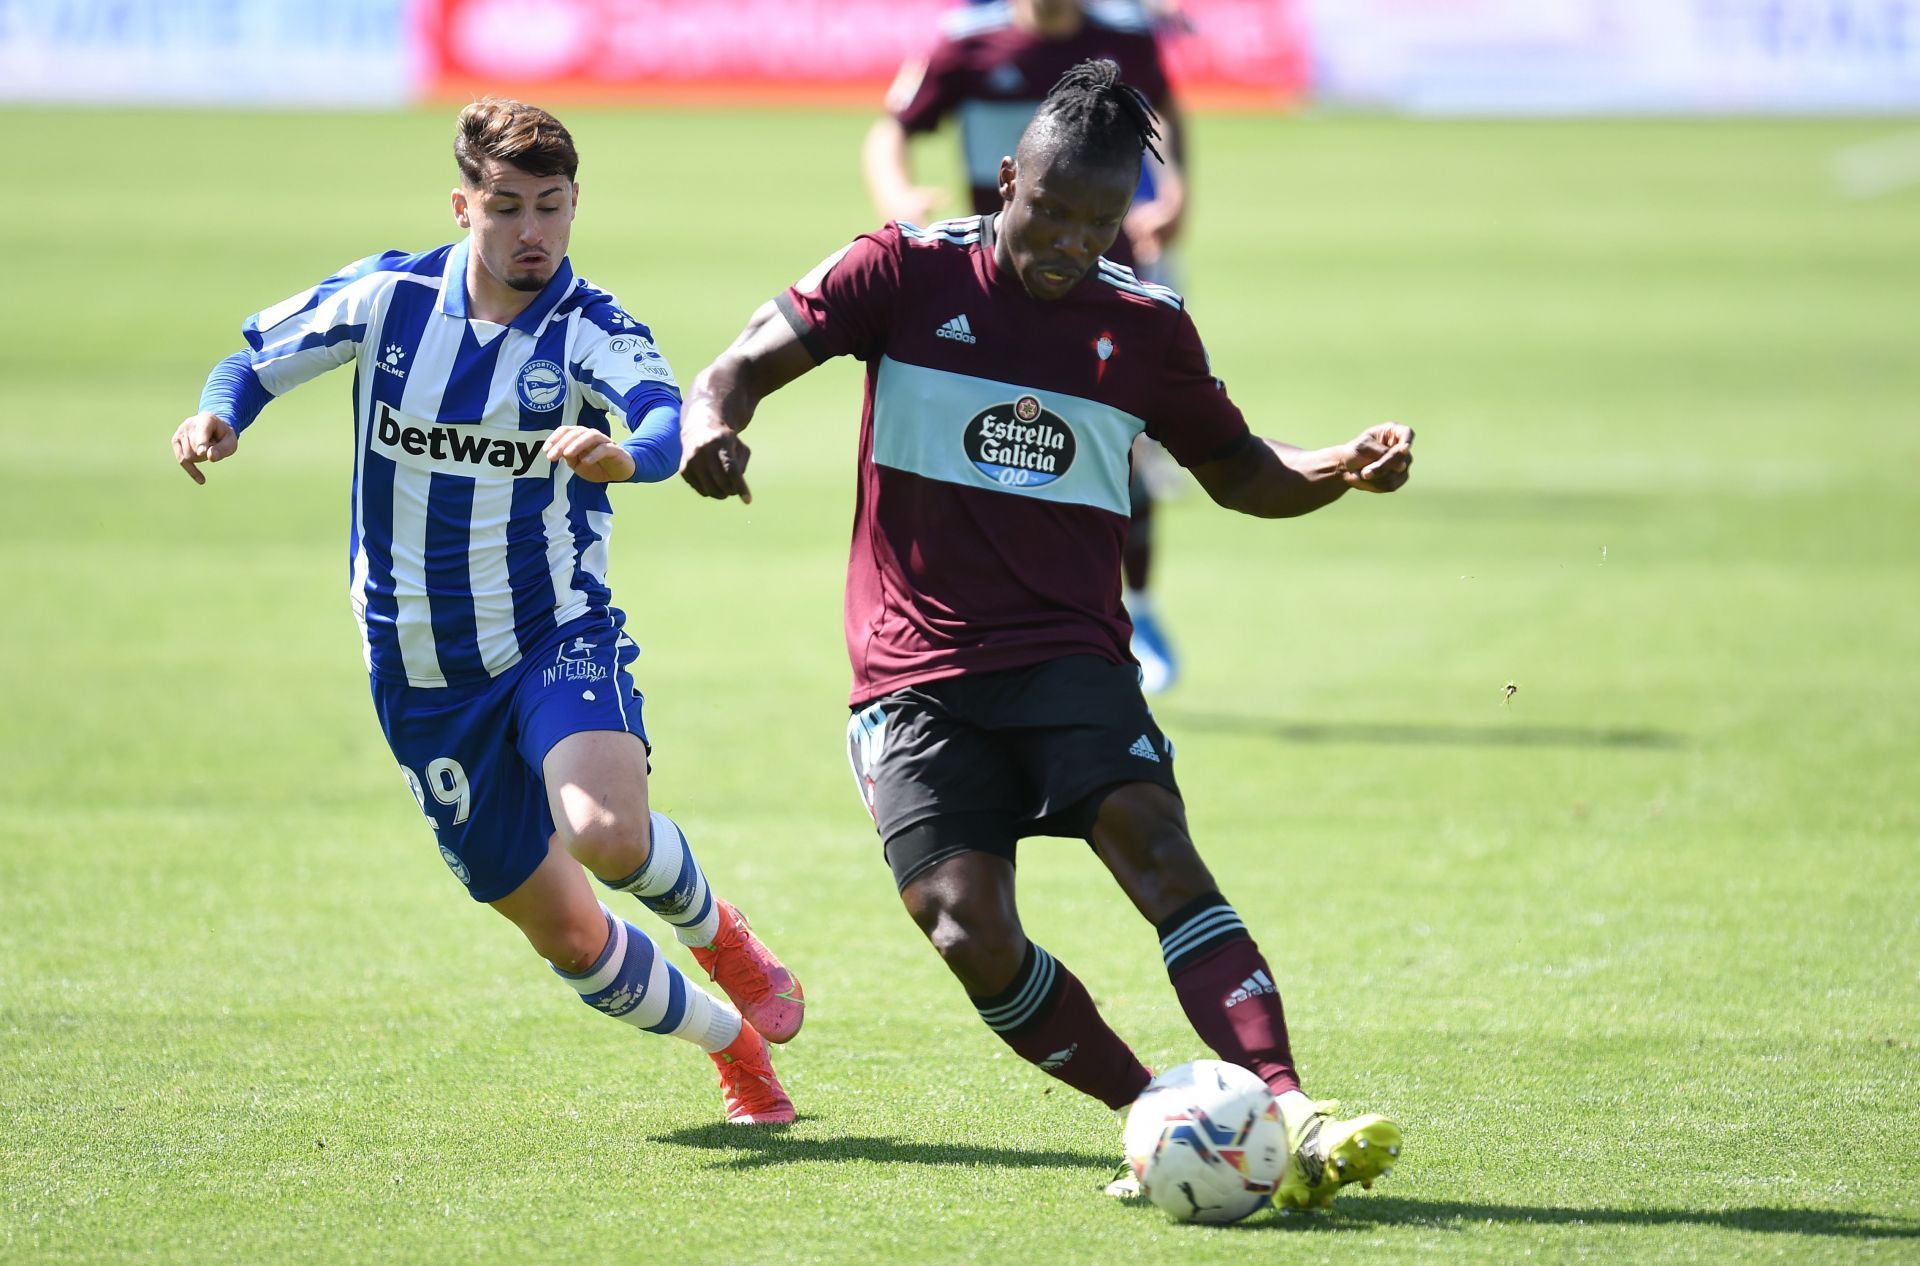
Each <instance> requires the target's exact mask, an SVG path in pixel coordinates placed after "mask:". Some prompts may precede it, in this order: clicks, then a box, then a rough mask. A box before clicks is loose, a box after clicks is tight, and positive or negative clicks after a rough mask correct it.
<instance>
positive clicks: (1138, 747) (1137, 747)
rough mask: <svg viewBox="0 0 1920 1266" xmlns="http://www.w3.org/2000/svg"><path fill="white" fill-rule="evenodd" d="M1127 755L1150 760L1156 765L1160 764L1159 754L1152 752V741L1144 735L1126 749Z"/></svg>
mask: <svg viewBox="0 0 1920 1266" xmlns="http://www.w3.org/2000/svg"><path fill="white" fill-rule="evenodd" d="M1127 755H1129V756H1138V757H1139V758H1140V759H1142V760H1150V761H1152V762H1153V763H1154V764H1156V765H1158V764H1159V763H1160V753H1158V752H1156V751H1154V750H1153V740H1152V739H1150V738H1148V737H1147V736H1146V735H1144V734H1142V735H1141V736H1140V737H1139V738H1137V739H1135V740H1133V746H1132V747H1129V748H1128V749H1127Z"/></svg>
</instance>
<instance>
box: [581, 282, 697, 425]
mask: <svg viewBox="0 0 1920 1266" xmlns="http://www.w3.org/2000/svg"><path fill="white" fill-rule="evenodd" d="M601 309H602V310H596V311H595V312H593V313H592V314H591V315H589V317H588V319H586V320H584V321H582V322H581V323H580V328H581V330H582V331H584V333H583V334H582V335H581V336H580V338H579V340H578V345H577V346H576V347H575V348H574V354H573V359H572V361H571V363H570V364H569V365H568V370H569V372H570V373H571V374H572V376H573V379H574V381H575V382H577V383H579V384H580V390H581V393H582V394H583V395H584V396H585V398H586V401H587V403H588V404H590V405H592V406H593V407H594V408H596V409H600V410H602V411H604V412H606V413H608V414H612V415H615V416H618V417H619V418H620V420H621V421H623V422H625V423H626V424H627V428H628V429H629V430H631V429H633V428H635V427H637V426H639V425H640V420H641V419H642V418H644V417H645V416H646V415H647V414H648V412H650V411H651V410H652V409H653V408H655V407H656V406H658V405H663V404H678V403H679V402H680V384H679V382H678V381H677V380H676V379H675V378H674V376H673V367H672V366H671V365H669V364H667V358H666V357H665V356H664V355H663V354H662V353H661V351H660V348H659V347H658V346H657V345H656V344H655V343H654V341H653V331H652V330H649V329H648V328H647V327H646V326H644V325H642V324H640V323H639V322H638V321H636V320H634V319H633V318H632V317H630V316H628V315H627V314H626V313H624V312H622V311H620V309H619V308H618V307H616V306H614V305H613V304H610V303H609V304H604V305H601Z"/></svg>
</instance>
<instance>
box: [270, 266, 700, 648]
mask: <svg viewBox="0 0 1920 1266" xmlns="http://www.w3.org/2000/svg"><path fill="white" fill-rule="evenodd" d="M466 269H467V243H466V242H465V241H462V242H459V243H456V244H454V245H452V246H443V247H440V248H439V249H437V250H432V251H427V252H425V253H424V254H417V255H406V254H402V253H400V252H398V251H388V252H386V253H385V254H381V255H376V256H372V257H370V258H367V259H363V260H361V261H359V262H358V263H355V264H352V265H349V266H348V267H346V268H344V269H342V270H341V271H340V272H337V273H335V274H334V275H333V276H331V277H329V278H327V279H326V280H325V281H323V282H321V283H320V284H319V285H317V286H314V287H313V288H312V289H310V290H306V291H303V292H301V293H300V294H297V295H295V296H293V297H292V298H291V299H288V300H287V301H286V302H284V303H280V304H276V305H275V306H273V307H271V308H267V309H266V310H264V311H262V312H259V313H257V314H256V315H254V316H252V317H249V318H248V319H247V322H246V324H245V326H244V327H243V328H244V332H245V334H246V339H247V347H248V353H247V354H248V356H249V358H250V360H251V364H252V367H253V370H254V372H255V374H257V376H258V377H259V379H260V382H261V384H262V385H263V386H265V388H266V389H267V390H268V391H270V392H272V393H273V394H274V395H276V396H278V395H284V394H285V393H286V392H287V391H289V390H291V389H292V388H294V387H297V386H299V385H300V384H301V383H303V382H306V381H307V380H308V379H310V378H314V377H316V376H318V375H319V374H321V373H324V372H325V371H326V370H329V369H332V368H333V367H334V366H336V365H344V364H346V363H347V362H349V361H354V362H356V365H355V373H354V382H353V412H354V462H353V522H352V529H351V533H350V535H349V537H348V553H349V556H350V559H351V572H350V574H351V581H350V592H351V596H352V602H353V611H354V615H355V616H356V617H357V618H358V620H359V622H360V629H361V635H362V637H363V639H364V641H365V647H366V659H367V667H368V670H369V671H370V672H372V673H373V674H374V675H375V676H376V677H379V678H381V679H383V680H389V681H405V682H407V683H408V684H410V685H414V686H439V685H448V684H462V683H468V682H478V681H484V680H487V679H488V678H490V677H493V676H496V675H498V674H499V673H501V672H504V671H505V670H506V669H508V668H510V667H512V666H513V665H514V664H515V663H516V662H518V661H519V659H520V657H521V654H522V651H523V648H526V647H529V646H532V645H533V644H535V643H537V642H538V641H540V640H541V639H542V638H543V637H545V636H546V635H547V634H549V633H551V632H552V631H553V630H554V629H555V628H556V627H557V626H558V625H560V624H563V623H565V622H567V621H569V620H573V619H576V618H578V617H580V616H583V615H586V614H589V613H592V612H596V611H597V612H611V611H612V609H613V608H612V605H611V594H610V592H609V590H608V588H607V580H606V576H607V542H608V538H609V536H610V534H611V529H612V506H611V503H610V502H609V501H608V498H607V487H606V485H605V484H598V483H593V482H591V481H589V480H584V479H579V478H577V477H575V476H574V474H573V472H572V471H571V470H570V469H569V468H568V467H567V465H566V463H565V462H552V461H549V460H548V459H547V458H546V456H545V454H544V452H543V445H544V443H545V441H546V439H547V436H548V435H549V434H550V433H551V432H552V431H554V430H555V429H556V428H558V427H561V426H565V425H568V424H572V423H578V424H580V425H583V426H591V427H595V428H597V429H599V430H602V431H606V432H607V433H608V434H612V433H613V432H612V430H611V425H610V419H611V418H613V417H618V418H620V420H621V421H622V422H624V423H625V424H626V425H627V426H628V427H629V428H632V427H635V426H637V425H638V424H639V422H640V421H641V419H642V418H643V417H645V416H646V414H647V413H648V412H649V411H650V410H652V409H655V408H658V407H660V406H662V405H668V406H674V407H676V408H677V406H678V402H679V399H680V392H679V387H678V386H677V384H676V383H675V382H674V377H673V371H672V369H670V368H669V367H668V365H667V362H666V360H665V359H664V358H663V357H662V356H661V354H660V352H659V349H658V348H656V347H655V346H654V343H653V336H652V333H651V332H650V331H649V330H648V329H647V327H646V326H644V325H641V324H639V323H638V322H636V321H634V320H633V319H632V318H631V317H629V316H628V315H627V314H626V313H625V312H623V311H622V310H621V309H620V305H619V304H618V303H617V302H616V301H615V300H614V298H613V296H611V295H609V294H607V293H606V292H604V291H602V290H598V289H595V288H594V287H593V286H591V285H589V284H588V283H587V282H585V281H583V280H580V279H578V278H576V277H575V276H574V275H573V270H572V267H571V266H570V265H569V264H568V263H567V262H566V261H564V260H563V261H562V262H561V264H560V268H559V271H558V272H557V273H556V274H555V275H554V278H553V280H552V281H551V282H549V283H548V284H547V286H546V287H545V288H544V289H543V290H542V291H541V292H540V294H539V295H538V296H537V297H536V298H535V299H534V301H533V302H532V303H531V304H529V305H528V307H527V308H526V310H525V311H524V312H522V313H521V314H520V315H519V316H518V317H516V318H515V319H514V320H513V322H512V324H510V325H504V326H502V325H494V324H492V323H491V322H487V321H480V320H472V319H469V317H468V314H467V290H466Z"/></svg>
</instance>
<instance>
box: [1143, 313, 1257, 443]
mask: <svg viewBox="0 0 1920 1266" xmlns="http://www.w3.org/2000/svg"><path fill="white" fill-rule="evenodd" d="M1146 422H1147V434H1148V435H1149V436H1151V437H1153V438H1154V439H1156V440H1158V441H1160V443H1162V444H1164V445H1165V446H1166V449H1167V451H1168V452H1169V453H1172V454H1173V459H1174V460H1175V461H1177V462H1179V463H1180V464H1181V465H1182V466H1201V465H1204V464H1206V463H1207V462H1210V461H1214V460H1216V459H1218V458H1222V457H1225V456H1228V455H1229V454H1230V453H1232V452H1233V451H1234V450H1235V449H1236V448H1238V447H1239V446H1240V445H1242V444H1244V443H1245V442H1246V439H1247V435H1248V433H1249V432H1248V429H1247V420H1246V418H1245V417H1244V416H1242V415H1241V413H1240V407H1239V406H1238V405H1236V404H1234V402H1233V400H1232V399H1231V398H1230V397H1229V396H1228V395H1227V386H1226V384H1225V383H1223V382H1221V381H1220V380H1219V379H1218V378H1215V377H1214V376H1213V368H1212V366H1211V365H1210V364H1209V363H1208V361H1207V351H1206V348H1205V347H1204V346H1202V345H1201V342H1200V331H1198V330H1197V329H1195V328H1194V325H1193V318H1192V317H1190V316H1188V315H1187V312H1186V309H1185V308H1182V309H1181V310H1180V312H1179V313H1178V321H1177V324H1176V325H1175V327H1174V330H1173V336H1172V338H1171V339H1170V340H1169V341H1168V345H1167V361H1166V368H1165V370H1164V373H1163V377H1162V381H1161V384H1160V391H1159V394H1158V396H1157V397H1156V398H1155V400H1154V403H1153V408H1152V410H1151V412H1149V413H1148V415H1147V418H1146Z"/></svg>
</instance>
